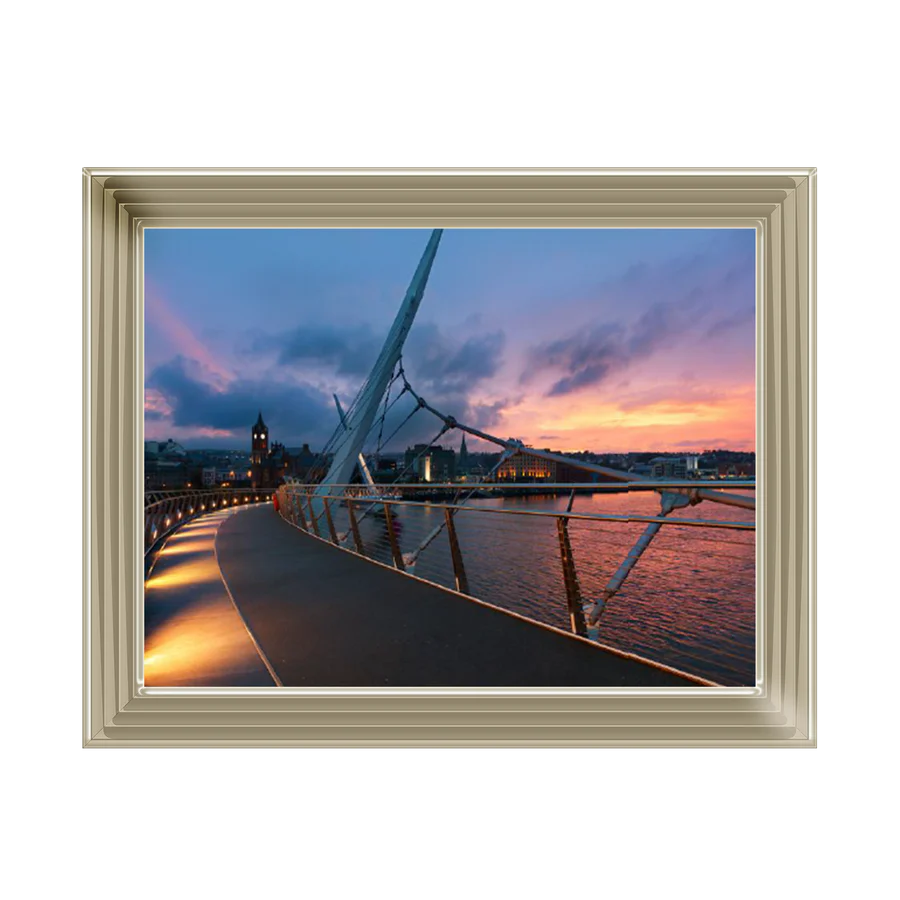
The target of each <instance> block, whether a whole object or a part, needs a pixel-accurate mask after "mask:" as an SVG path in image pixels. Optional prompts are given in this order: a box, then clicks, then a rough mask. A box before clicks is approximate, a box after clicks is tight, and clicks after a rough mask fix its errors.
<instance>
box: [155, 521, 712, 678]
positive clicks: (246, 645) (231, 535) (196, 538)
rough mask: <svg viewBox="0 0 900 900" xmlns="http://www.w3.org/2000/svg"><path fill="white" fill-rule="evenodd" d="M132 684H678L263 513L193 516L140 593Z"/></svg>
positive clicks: (648, 666) (639, 663) (666, 674)
mask: <svg viewBox="0 0 900 900" xmlns="http://www.w3.org/2000/svg"><path fill="white" fill-rule="evenodd" d="M144 670H145V684H146V685H147V686H163V685H166V686H168V685H188V684H190V685H268V686H272V685H285V686H305V687H378V686H382V685H383V686H403V687H407V686H422V687H425V686H445V687H509V686H547V687H557V686H579V685H581V686H594V687H608V686H625V685H628V686H690V685H696V684H698V683H700V684H702V683H703V682H698V681H697V680H695V679H693V678H690V677H689V676H686V675H682V674H681V673H678V672H675V671H673V670H671V669H666V668H664V667H660V666H656V665H654V664H652V663H650V662H648V661H646V660H641V659H639V658H638V657H633V656H629V655H627V654H618V653H614V652H610V651H607V650H604V649H602V648H600V647H598V646H596V645H594V644H591V643H589V642H587V641H584V640H581V639H579V638H576V637H574V636H571V635H567V634H565V633H563V632H559V631H556V630H554V629H550V628H545V627H543V626H541V625H537V624H534V623H532V622H530V621H527V620H525V619H521V618H518V617H517V616H515V615H513V614H510V613H507V612H504V611H502V610H498V609H496V608H494V607H491V606H487V605H485V604H482V603H478V602H475V601H472V600H470V599H468V598H464V597H461V596H460V595H458V594H455V593H454V592H452V591H448V590H445V589H444V588H441V587H437V586H434V585H431V584H426V583H425V582H422V581H418V580H416V579H414V578H412V577H409V576H406V575H404V574H401V573H399V572H396V571H394V570H392V569H389V568H386V567H383V566H379V565H377V564H375V563H372V562H369V561H367V560H364V559H361V558H359V557H357V556H354V555H353V554H351V553H348V552H346V551H344V550H340V549H338V548H337V547H334V546H333V545H331V544H328V543H326V542H324V541H320V540H317V539H316V538H314V537H312V536H310V535H308V534H306V533H304V532H301V531H299V530H297V529H295V528H294V527H293V526H291V525H290V524H288V523H287V522H285V521H284V520H283V519H282V518H281V517H280V516H279V515H278V514H277V513H276V512H275V511H274V509H273V508H272V506H271V505H270V504H265V505H261V506H254V507H249V508H244V509H240V510H235V511H233V512H232V511H231V510H229V511H227V512H224V513H214V514H212V515H209V516H205V517H203V518H201V519H198V520H195V521H194V522H191V523H189V524H187V525H185V526H184V527H183V528H182V529H180V530H179V531H178V532H176V534H175V535H173V536H172V537H171V538H170V539H169V541H168V542H167V543H166V545H165V547H164V548H163V549H162V551H161V554H160V557H159V559H158V560H157V562H156V564H155V566H154V568H153V570H152V571H151V573H150V577H149V578H148V580H147V582H146V589H145V660H144Z"/></svg>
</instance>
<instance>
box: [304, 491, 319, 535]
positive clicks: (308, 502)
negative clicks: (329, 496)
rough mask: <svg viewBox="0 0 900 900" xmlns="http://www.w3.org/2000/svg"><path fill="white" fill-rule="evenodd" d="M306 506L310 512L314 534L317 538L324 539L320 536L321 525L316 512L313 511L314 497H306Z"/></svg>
mask: <svg viewBox="0 0 900 900" xmlns="http://www.w3.org/2000/svg"><path fill="white" fill-rule="evenodd" d="M306 506H307V509H308V510H309V521H310V523H311V524H312V530H313V533H314V534H315V536H316V537H322V535H321V534H319V523H318V521H317V520H316V511H315V510H314V509H313V505H312V497H311V496H310V495H309V494H307V495H306Z"/></svg>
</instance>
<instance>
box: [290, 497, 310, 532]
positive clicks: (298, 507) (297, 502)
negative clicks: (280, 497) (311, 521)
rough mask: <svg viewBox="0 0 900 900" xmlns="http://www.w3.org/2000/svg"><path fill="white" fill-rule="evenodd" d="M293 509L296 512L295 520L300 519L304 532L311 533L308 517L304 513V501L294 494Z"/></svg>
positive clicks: (292, 498)
mask: <svg viewBox="0 0 900 900" xmlns="http://www.w3.org/2000/svg"><path fill="white" fill-rule="evenodd" d="M291 507H292V508H293V510H294V519H295V520H296V519H297V517H298V516H299V517H300V524H301V525H302V526H303V530H304V531H309V526H308V525H307V524H306V515H305V514H304V512H303V500H302V498H301V497H300V495H299V494H294V495H293V496H292V497H291Z"/></svg>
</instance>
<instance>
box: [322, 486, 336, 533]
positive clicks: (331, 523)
mask: <svg viewBox="0 0 900 900" xmlns="http://www.w3.org/2000/svg"><path fill="white" fill-rule="evenodd" d="M322 503H324V504H325V519H326V521H327V522H328V531H329V533H330V534H331V543H332V544H337V542H338V537H337V532H336V531H335V530H334V519H332V518H331V504H330V503H329V502H328V498H327V497H323V498H322Z"/></svg>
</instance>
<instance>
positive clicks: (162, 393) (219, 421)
mask: <svg viewBox="0 0 900 900" xmlns="http://www.w3.org/2000/svg"><path fill="white" fill-rule="evenodd" d="M208 375H209V373H208V372H207V371H206V370H205V369H204V367H203V366H202V365H200V364H199V363H197V362H195V361H191V360H187V359H185V358H184V357H183V356H177V357H175V358H174V359H172V360H170V361H169V362H167V363H164V364H163V365H160V366H157V367H156V368H155V369H154V370H153V372H151V374H150V376H149V377H148V379H147V388H148V390H147V392H146V393H147V395H148V396H152V395H155V396H157V397H161V398H162V399H163V401H164V402H165V404H166V406H167V408H168V410H169V411H170V412H169V415H170V416H171V419H170V421H171V424H172V425H174V426H176V427H181V428H194V429H197V430H198V431H199V430H200V429H214V430H215V431H225V432H230V433H233V434H236V435H241V434H243V432H244V431H247V432H249V429H250V427H251V425H252V424H253V422H254V421H255V419H256V416H257V414H258V413H259V411H260V410H261V411H262V412H263V418H265V420H266V423H267V424H268V425H269V427H270V429H271V435H272V438H273V439H274V440H278V441H281V442H282V443H296V442H300V441H315V440H316V438H318V440H319V442H321V441H323V440H324V438H325V437H327V435H328V434H330V433H331V431H332V430H333V429H334V425H335V419H336V414H335V413H334V409H333V406H332V402H331V398H330V397H329V396H327V395H326V394H325V393H323V392H322V391H320V390H318V389H317V388H315V387H313V386H312V385H309V384H305V383H299V382H298V383H291V382H285V381H273V380H268V379H256V380H242V381H234V382H232V383H230V384H228V385H226V386H225V387H224V388H219V387H217V386H215V385H214V384H211V383H210V381H209V378H208ZM157 418H162V416H159V417H157Z"/></svg>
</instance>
